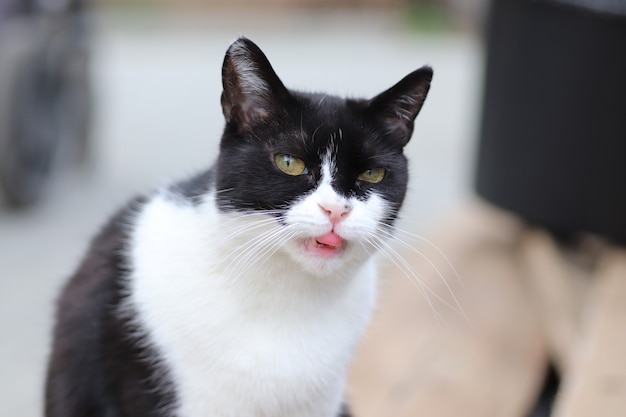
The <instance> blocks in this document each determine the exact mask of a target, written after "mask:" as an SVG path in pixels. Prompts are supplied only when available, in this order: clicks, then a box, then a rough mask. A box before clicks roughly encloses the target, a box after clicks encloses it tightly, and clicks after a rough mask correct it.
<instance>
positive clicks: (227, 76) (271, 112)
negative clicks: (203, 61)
mask: <svg viewBox="0 0 626 417" xmlns="http://www.w3.org/2000/svg"><path fill="white" fill-rule="evenodd" d="M222 84H223V86H224V90H223V92H222V99H221V101H222V111H223V113H224V117H225V118H226V121H227V122H229V123H230V122H234V123H235V124H236V125H237V128H238V129H239V131H240V133H244V132H246V131H249V130H250V129H251V128H252V127H253V126H254V125H255V124H256V123H262V122H264V121H266V120H268V119H269V118H271V117H275V116H277V115H278V112H280V109H281V104H282V103H283V102H284V101H285V100H287V99H288V97H289V92H288V91H287V89H286V88H285V86H284V85H283V83H282V81H280V79H279V78H278V76H277V75H276V73H275V72H274V69H273V68H272V66H271V65H270V62H269V61H268V59H267V57H266V56H265V54H263V52H262V51H261V49H259V47H258V46H256V44H255V43H254V42H252V41H251V40H249V39H247V38H243V37H242V38H239V39H237V40H236V41H235V42H233V44H232V45H230V47H229V48H228V51H227V52H226V57H225V58H224V64H223V66H222Z"/></svg>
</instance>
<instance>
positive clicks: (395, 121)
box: [368, 66, 433, 146]
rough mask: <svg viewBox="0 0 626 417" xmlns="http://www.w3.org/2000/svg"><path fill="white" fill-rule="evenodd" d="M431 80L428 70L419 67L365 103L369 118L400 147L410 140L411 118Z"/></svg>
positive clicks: (427, 67)
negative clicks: (381, 127)
mask: <svg viewBox="0 0 626 417" xmlns="http://www.w3.org/2000/svg"><path fill="white" fill-rule="evenodd" d="M432 78H433V70H432V68H431V67H429V66H423V67H421V68H419V69H417V70H415V71H413V72H412V73H410V74H409V75H407V76H406V77H404V78H403V79H402V80H400V81H399V82H398V83H397V84H395V85H394V86H393V87H391V88H389V89H388V90H385V91H384V92H382V93H380V94H379V95H377V96H376V97H374V98H373V99H371V100H370V102H369V106H368V110H369V112H370V113H371V116H372V117H374V118H376V119H378V121H379V122H380V123H382V124H383V126H384V129H385V131H386V132H385V133H387V134H388V135H389V136H391V137H392V138H393V139H394V140H396V141H398V142H399V144H400V145H402V146H404V145H406V144H407V143H408V142H409V140H410V139H411V135H412V134H413V125H414V121H415V118H416V117H417V115H418V114H419V112H420V110H421V109H422V106H423V105H424V101H425V100H426V96H427V95H428V90H429V89H430V82H431V80H432Z"/></svg>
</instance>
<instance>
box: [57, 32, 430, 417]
mask: <svg viewBox="0 0 626 417" xmlns="http://www.w3.org/2000/svg"><path fill="white" fill-rule="evenodd" d="M432 74H433V72H432V69H431V68H430V67H428V66H424V67H421V68H420V69H418V70H416V71H414V72H412V73H410V74H409V75H407V76H406V77H405V78H403V79H402V80H401V81H400V82H398V83H397V84H395V85H394V86H393V87H391V88H390V89H388V90H386V91H384V92H383V93H381V94H379V95H377V96H376V97H374V98H372V99H369V100H365V99H343V98H339V97H335V96H331V95H325V94H313V93H302V92H297V91H292V90H288V89H287V88H286V87H285V86H284V85H283V83H282V82H281V80H280V79H279V78H278V76H277V75H276V73H275V72H274V70H273V68H272V66H271V65H270V63H269V61H268V60H267V58H266V56H265V55H264V54H263V52H262V51H261V50H260V49H259V47H258V46H257V45H256V44H254V43H253V42H252V41H250V40H249V39H246V38H239V39H237V40H236V41H235V42H234V43H233V44H232V45H231V46H230V47H229V48H228V50H227V53H226V56H225V58H224V63H223V67H222V81H223V93H222V96H221V104H222V110H223V113H224V117H225V127H224V131H223V135H222V138H221V142H220V149H219V155H218V157H217V160H216V162H215V163H214V165H213V167H211V168H210V169H208V170H206V171H204V172H202V173H200V174H198V175H196V176H195V177H193V178H191V179H187V180H185V181H181V182H178V183H174V184H172V185H168V186H165V187H163V188H160V189H158V190H156V191H154V192H151V193H148V194H146V195H144V196H141V197H137V198H135V199H134V200H132V201H131V202H130V203H129V204H128V205H127V206H126V207H125V208H123V209H122V210H121V211H119V212H118V213H117V214H116V215H115V216H114V217H113V218H112V219H111V220H110V221H109V223H108V224H106V226H104V228H103V229H102V230H101V231H100V233H99V234H98V235H97V236H96V237H95V239H94V240H93V241H92V243H91V246H90V249H89V251H88V253H87V255H86V257H85V258H84V260H83V261H82V263H81V265H80V266H79V268H78V270H77V272H76V273H75V274H74V275H73V277H72V278H71V279H70V280H69V281H68V283H67V284H66V286H65V288H64V290H63V292H62V294H61V296H60V298H59V300H58V305H57V314H56V324H55V328H54V334H53V342H52V351H51V354H50V358H49V364H48V373H47V380H46V392H45V400H46V401H45V414H46V416H47V417H87V416H89V417H122V416H133V417H148V416H150V417H156V416H159V417H161V416H163V417H166V416H172V417H173V416H177V417H254V416H258V417H261V416H263V417H296V416H297V417H336V416H338V415H341V416H348V415H349V414H348V411H347V409H344V411H340V410H342V407H343V405H344V397H343V392H344V385H345V379H346V372H347V367H348V364H349V362H350V359H351V356H352V353H353V351H354V349H355V347H356V345H357V342H358V341H359V338H360V336H361V335H362V333H363V332H364V330H365V328H366V326H367V323H368V321H369V318H370V315H371V312H372V309H373V305H374V302H375V293H376V266H375V258H376V257H375V253H376V252H377V248H379V247H380V246H381V242H383V241H386V240H388V239H389V234H390V230H392V225H393V223H394V222H395V220H396V218H397V216H398V211H399V210H400V208H401V206H402V202H403V200H404V198H405V193H406V188H407V181H408V169H407V165H408V163H407V159H406V157H405V156H404V154H403V148H404V146H405V145H406V144H407V143H408V141H409V139H410V138H411V136H412V133H413V125H414V120H415V117H416V116H417V114H418V113H419V111H420V109H421V107H422V104H423V103H424V100H425V99H426V95H427V93H428V90H429V88H430V82H431V79H432Z"/></svg>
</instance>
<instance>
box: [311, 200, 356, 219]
mask: <svg viewBox="0 0 626 417" xmlns="http://www.w3.org/2000/svg"><path fill="white" fill-rule="evenodd" d="M319 206H320V208H321V209H322V211H323V212H324V213H325V214H326V215H327V216H328V217H329V218H330V221H331V222H332V224H337V223H339V221H341V219H343V218H344V217H346V216H347V215H348V214H349V213H350V210H352V209H351V207H350V206H349V205H347V204H335V203H320V204H319Z"/></svg>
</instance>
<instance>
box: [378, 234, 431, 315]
mask: <svg viewBox="0 0 626 417" xmlns="http://www.w3.org/2000/svg"><path fill="white" fill-rule="evenodd" d="M367 242H368V243H369V244H370V245H372V246H373V247H374V248H376V249H377V250H378V251H379V252H380V253H382V254H383V255H384V256H385V258H387V259H388V260H389V261H390V262H392V263H393V264H394V265H395V266H396V267H397V268H398V269H400V271H402V273H403V274H404V275H405V276H406V277H407V278H408V279H409V282H411V284H413V286H415V288H416V289H417V290H418V291H419V292H420V294H422V296H423V297H424V299H425V300H426V303H427V304H428V306H429V307H430V310H431V311H432V313H433V316H434V317H435V320H437V323H438V324H439V325H440V326H441V321H442V320H443V317H441V314H439V312H438V311H437V309H436V308H435V306H434V304H433V303H432V300H431V299H430V295H429V293H431V294H433V295H434V293H433V292H432V290H430V288H428V286H427V285H426V284H424V282H423V281H422V279H421V278H420V277H419V276H418V275H417V274H416V273H415V271H413V270H412V269H411V268H410V267H408V266H407V265H403V264H402V263H401V262H399V260H402V261H404V259H402V257H399V258H398V257H397V256H393V255H392V253H391V251H393V249H391V247H390V246H389V245H386V244H385V246H382V244H383V243H384V242H383V241H382V240H381V239H376V241H374V240H372V239H367ZM393 252H395V251H393ZM396 255H397V254H396Z"/></svg>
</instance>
